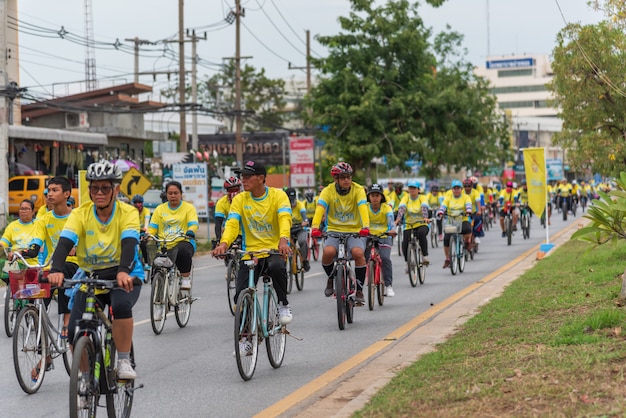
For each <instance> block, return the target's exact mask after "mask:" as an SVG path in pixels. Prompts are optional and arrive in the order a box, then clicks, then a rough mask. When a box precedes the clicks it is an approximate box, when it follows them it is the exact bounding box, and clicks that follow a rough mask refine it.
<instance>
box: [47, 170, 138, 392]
mask: <svg viewBox="0 0 626 418" xmlns="http://www.w3.org/2000/svg"><path fill="white" fill-rule="evenodd" d="M86 178H87V181H89V197H90V198H91V200H92V201H91V202H89V203H86V204H83V205H81V206H80V207H79V208H78V209H75V210H73V211H72V213H71V214H70V216H69V218H68V220H67V222H66V223H65V226H64V228H63V231H62V232H61V236H60V238H59V242H58V245H57V247H56V249H55V250H54V254H53V255H52V267H51V269H50V275H49V276H48V280H49V281H50V283H51V284H52V285H53V286H61V285H62V284H63V277H64V274H63V264H64V263H65V258H66V257H67V255H68V254H69V252H70V250H71V249H72V248H73V247H76V256H77V257H78V262H79V265H80V266H81V267H82V268H83V270H85V272H86V273H88V274H93V275H94V276H98V278H99V279H103V280H116V281H117V284H118V286H119V287H120V288H116V289H113V290H111V291H110V292H109V293H106V294H101V295H99V296H98V298H99V300H100V301H101V303H102V304H103V305H109V306H111V309H112V311H113V318H114V319H113V339H114V340H115V345H116V346H117V351H118V353H117V354H118V363H117V369H118V373H117V374H118V377H119V378H120V379H129V380H132V379H135V378H136V377H137V374H136V373H135V370H134V369H133V367H132V365H131V363H130V351H131V347H132V341H133V326H134V323H133V306H134V305H135V303H136V302H137V299H139V293H140V291H141V286H136V287H133V278H138V279H140V280H141V279H143V277H144V271H143V268H142V266H141V262H140V261H139V255H138V253H137V243H138V241H139V219H138V217H137V211H136V209H135V208H133V207H132V206H130V205H127V204H124V203H120V202H118V201H117V200H116V199H115V196H117V195H118V193H119V191H120V183H121V181H122V171H121V170H120V168H119V167H117V166H116V165H113V164H111V163H110V162H108V161H104V162H98V163H93V164H91V165H90V166H89V167H88V168H87V176H86ZM86 298H87V294H86V293H83V292H77V293H76V295H75V298H74V306H73V307H72V312H71V315H70V326H69V338H70V341H71V342H73V341H74V332H75V325H76V323H77V322H76V321H77V320H78V319H80V318H81V317H82V314H83V312H84V310H85V304H86Z"/></svg>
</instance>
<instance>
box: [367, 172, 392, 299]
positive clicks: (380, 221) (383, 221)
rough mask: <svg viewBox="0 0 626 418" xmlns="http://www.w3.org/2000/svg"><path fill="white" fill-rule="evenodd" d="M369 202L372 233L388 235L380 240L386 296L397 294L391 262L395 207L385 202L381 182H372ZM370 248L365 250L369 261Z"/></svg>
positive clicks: (368, 193) (379, 246)
mask: <svg viewBox="0 0 626 418" xmlns="http://www.w3.org/2000/svg"><path fill="white" fill-rule="evenodd" d="M367 201H368V202H369V216H370V234H372V235H378V236H380V235H384V234H386V235H388V237H385V238H380V239H379V241H378V250H379V253H380V258H381V260H382V261H383V279H384V280H385V296H389V297H392V296H395V292H394V291H393V288H392V287H391V285H392V284H393V265H392V263H391V240H392V238H391V237H393V236H394V235H396V231H395V229H394V228H393V226H394V225H393V209H391V206H389V205H383V203H385V201H386V199H385V195H384V194H383V188H382V187H381V186H380V185H379V184H376V183H374V184H372V185H371V186H370V188H369V190H368V191H367ZM369 255H370V252H369V250H367V251H365V259H366V261H368V262H369Z"/></svg>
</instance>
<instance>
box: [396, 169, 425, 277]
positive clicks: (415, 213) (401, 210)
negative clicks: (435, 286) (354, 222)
mask: <svg viewBox="0 0 626 418" xmlns="http://www.w3.org/2000/svg"><path fill="white" fill-rule="evenodd" d="M407 186H408V188H409V192H408V193H407V194H406V195H405V196H404V197H403V198H402V200H401V201H400V205H399V206H398V215H397V216H396V221H395V223H396V225H397V224H399V223H400V222H401V221H402V218H403V217H404V236H403V237H402V254H403V255H404V261H407V249H408V248H409V241H410V239H411V230H412V229H414V230H415V234H416V235H417V239H418V241H419V244H420V248H421V249H422V254H423V255H424V259H423V262H424V264H425V265H429V264H430V261H429V259H428V238H427V237H428V209H429V208H430V206H429V205H428V200H427V199H426V196H425V195H423V194H420V187H421V186H422V185H421V183H420V182H419V181H417V180H415V179H411V180H409V182H408V185H407ZM407 273H408V269H407Z"/></svg>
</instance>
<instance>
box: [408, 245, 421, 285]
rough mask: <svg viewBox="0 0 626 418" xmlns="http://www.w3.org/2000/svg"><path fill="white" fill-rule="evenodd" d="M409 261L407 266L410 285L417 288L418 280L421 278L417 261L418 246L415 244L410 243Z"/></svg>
mask: <svg viewBox="0 0 626 418" xmlns="http://www.w3.org/2000/svg"><path fill="white" fill-rule="evenodd" d="M407 251H408V254H407V259H406V265H407V266H408V268H409V283H411V286H413V287H415V286H417V279H418V276H419V271H418V270H419V268H418V267H419V265H418V260H417V245H415V243H409V248H408V249H407Z"/></svg>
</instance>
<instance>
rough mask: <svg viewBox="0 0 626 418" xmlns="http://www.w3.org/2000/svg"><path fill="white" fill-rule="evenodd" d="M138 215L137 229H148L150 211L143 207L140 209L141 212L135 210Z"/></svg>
mask: <svg viewBox="0 0 626 418" xmlns="http://www.w3.org/2000/svg"><path fill="white" fill-rule="evenodd" d="M137 212H138V214H139V228H140V229H143V230H147V229H148V224H149V223H150V209H148V208H146V207H143V208H141V212H140V211H139V210H137Z"/></svg>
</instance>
